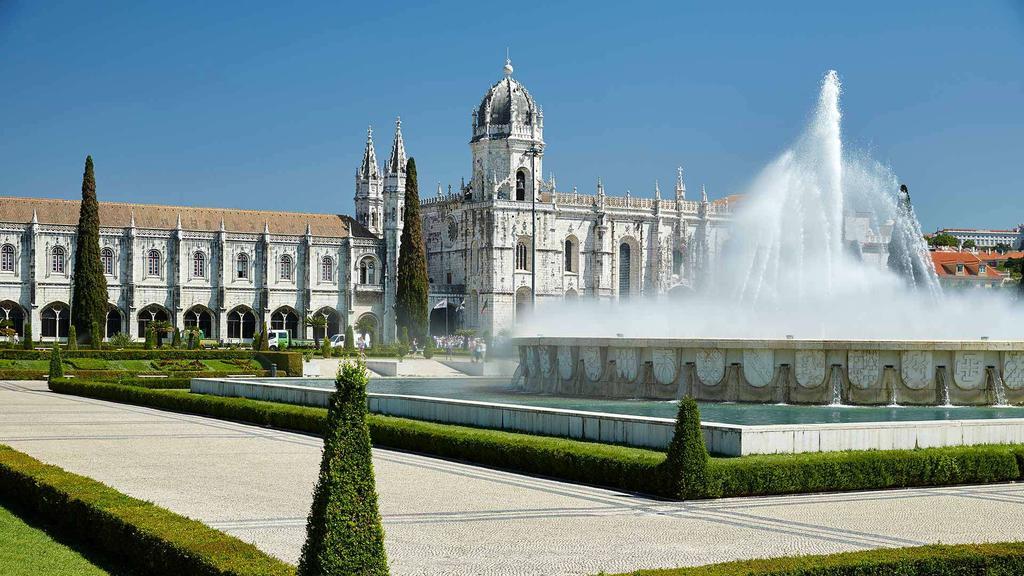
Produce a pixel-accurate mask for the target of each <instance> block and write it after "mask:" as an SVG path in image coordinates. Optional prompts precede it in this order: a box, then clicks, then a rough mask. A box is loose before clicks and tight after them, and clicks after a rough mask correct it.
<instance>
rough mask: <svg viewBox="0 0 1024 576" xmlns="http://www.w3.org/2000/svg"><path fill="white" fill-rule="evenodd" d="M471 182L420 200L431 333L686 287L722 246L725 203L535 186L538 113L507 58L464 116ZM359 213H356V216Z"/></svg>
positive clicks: (493, 326) (503, 325)
mask: <svg viewBox="0 0 1024 576" xmlns="http://www.w3.org/2000/svg"><path fill="white" fill-rule="evenodd" d="M469 145H470V149H471V151H472V157H473V158H472V176H471V177H470V179H469V181H468V182H465V183H463V185H462V186H461V189H460V190H458V191H457V192H455V193H446V192H445V191H443V190H441V188H440V187H439V188H438V193H437V196H436V197H433V198H421V203H422V209H421V212H422V214H421V215H422V219H423V230H424V235H425V242H426V247H427V262H428V267H429V270H428V272H429V276H430V280H431V283H430V290H431V294H430V305H431V310H432V313H431V329H432V331H433V332H434V333H440V332H444V331H445V330H446V329H447V330H448V331H453V330H454V328H455V327H465V328H471V329H475V330H476V331H477V332H478V333H479V334H492V335H497V334H499V333H502V332H505V331H508V330H510V329H511V328H512V327H514V325H515V324H516V322H517V320H519V319H521V318H523V317H524V316H525V315H526V314H528V313H529V311H530V310H531V309H532V307H533V303H534V300H536V302H537V303H538V304H541V303H545V302H558V301H562V300H573V299H577V298H590V299H604V300H616V299H618V300H624V299H627V298H637V297H641V296H657V295H664V294H668V293H671V292H676V291H688V290H691V289H692V288H694V287H696V286H697V285H699V284H700V283H701V281H702V279H705V278H706V277H707V274H708V273H709V271H710V266H708V265H707V263H708V261H709V260H710V259H712V258H713V257H714V255H715V254H716V253H717V250H718V248H719V246H720V245H721V243H722V242H723V241H724V239H725V233H726V231H725V225H726V224H727V222H728V220H729V218H730V213H731V210H730V206H729V199H728V198H727V199H724V200H719V201H715V202H710V201H708V198H707V194H706V193H704V191H703V190H702V194H701V198H700V199H699V200H688V199H687V198H686V185H685V183H684V181H683V171H682V168H679V169H678V176H677V180H676V184H675V192H674V198H671V199H662V197H661V190H660V188H659V187H658V185H657V183H656V182H655V183H653V184H654V187H655V197H654V198H653V199H651V198H633V197H631V196H630V194H629V192H627V193H626V195H625V196H610V195H608V194H607V193H606V192H605V189H604V186H603V185H602V184H601V181H600V179H598V181H597V185H596V188H595V190H594V193H593V194H589V195H588V194H583V193H580V192H579V191H578V190H576V189H573V190H572V191H571V192H565V191H558V189H557V187H556V183H555V181H554V178H550V179H548V180H543V179H542V174H543V163H544V149H545V146H546V145H545V142H544V114H543V111H542V109H541V107H540V106H539V105H538V104H537V102H536V101H535V100H534V99H533V97H532V96H531V95H530V93H529V92H528V91H527V90H526V88H525V87H524V86H523V85H522V84H520V83H519V82H518V81H517V80H516V79H514V78H513V77H512V66H511V63H506V66H505V75H504V77H503V78H502V79H501V80H499V81H498V82H497V83H496V84H494V85H493V86H492V87H491V88H490V90H488V92H487V94H486V95H485V96H484V98H483V100H482V101H481V103H480V105H479V106H478V107H477V108H475V109H474V110H473V113H472V137H471V139H470V144H469ZM357 212H359V210H357Z"/></svg>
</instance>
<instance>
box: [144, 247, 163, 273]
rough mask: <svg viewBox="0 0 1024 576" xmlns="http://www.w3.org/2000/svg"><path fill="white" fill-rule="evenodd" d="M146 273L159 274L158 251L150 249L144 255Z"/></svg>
mask: <svg viewBox="0 0 1024 576" xmlns="http://www.w3.org/2000/svg"><path fill="white" fill-rule="evenodd" d="M146 275H148V276H159V275H160V251H159V250H150V251H149V253H148V254H147V255H146Z"/></svg>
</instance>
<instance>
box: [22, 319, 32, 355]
mask: <svg viewBox="0 0 1024 576" xmlns="http://www.w3.org/2000/svg"><path fill="white" fill-rule="evenodd" d="M22 332H24V333H25V335H24V337H23V338H22V340H21V345H22V347H23V348H25V350H32V349H33V348H35V343H34V342H32V323H31V322H25V328H24V329H22Z"/></svg>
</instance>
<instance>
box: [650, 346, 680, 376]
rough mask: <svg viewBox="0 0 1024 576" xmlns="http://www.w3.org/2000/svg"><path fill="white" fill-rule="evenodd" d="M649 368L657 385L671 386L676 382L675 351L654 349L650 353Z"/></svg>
mask: <svg viewBox="0 0 1024 576" xmlns="http://www.w3.org/2000/svg"><path fill="white" fill-rule="evenodd" d="M651 367H652V368H653V370H654V379H655V380H656V381H657V382H658V384H671V383H672V382H675V380H676V351H675V350H672V349H669V348H655V349H654V350H652V351H651Z"/></svg>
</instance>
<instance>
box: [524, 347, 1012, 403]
mask: <svg viewBox="0 0 1024 576" xmlns="http://www.w3.org/2000/svg"><path fill="white" fill-rule="evenodd" d="M515 344H516V345H517V346H518V347H519V358H520V371H519V376H518V382H519V385H520V386H521V387H522V388H523V389H524V390H525V391H527V392H538V393H550V394H559V395H569V396H591V397H602V398H650V399H664V400H671V399H677V398H681V397H683V396H687V395H689V396H693V397H694V398H696V399H697V400H701V401H706V402H757V403H772V404H774V403H787V404H822V405H827V404H849V405H885V404H906V405H944V404H949V405H988V404H1024V342H1020V341H986V340H975V341H966V340H965V341H919V340H788V339H787V340H706V339H678V338H568V337H566V338H562V337H539V336H538V337H527V338H517V339H515Z"/></svg>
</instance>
